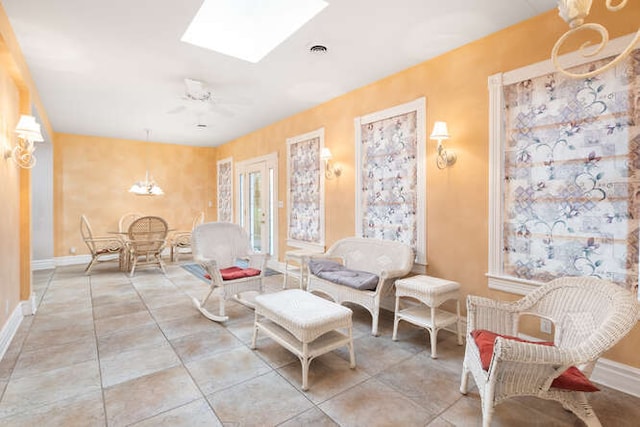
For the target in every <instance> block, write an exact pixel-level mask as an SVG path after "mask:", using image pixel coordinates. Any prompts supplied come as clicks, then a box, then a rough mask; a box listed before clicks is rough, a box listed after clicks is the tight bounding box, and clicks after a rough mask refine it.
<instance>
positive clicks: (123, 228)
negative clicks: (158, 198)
mask: <svg viewBox="0 0 640 427" xmlns="http://www.w3.org/2000/svg"><path fill="white" fill-rule="evenodd" d="M143 216H144V215H142V214H141V213H138V212H127V213H126V214H124V215H122V216H121V217H120V220H119V221H118V231H119V232H120V233H126V232H127V231H128V230H129V226H130V225H131V223H132V222H133V221H135V220H136V219H138V218H141V217H143Z"/></svg>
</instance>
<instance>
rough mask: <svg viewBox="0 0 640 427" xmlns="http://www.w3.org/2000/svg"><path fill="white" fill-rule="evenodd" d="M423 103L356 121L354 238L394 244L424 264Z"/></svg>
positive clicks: (421, 100) (410, 104)
mask: <svg viewBox="0 0 640 427" xmlns="http://www.w3.org/2000/svg"><path fill="white" fill-rule="evenodd" d="M425 103H426V101H425V98H420V99H417V100H415V101H412V102H408V103H406V104H402V105H398V106H396V107H392V108H389V109H386V110H383V111H379V112H376V113H373V114H369V115H366V116H362V117H358V118H356V119H355V131H356V171H357V173H356V218H355V223H356V236H361V237H370V238H377V239H385V240H395V241H399V242H402V243H406V244H408V245H410V246H411V247H412V248H413V249H414V250H415V251H416V262H417V263H418V264H426V263H427V256H426V231H425V216H426V203H425V199H426V189H425V161H424V153H425V138H426V134H425V126H426V118H425Z"/></svg>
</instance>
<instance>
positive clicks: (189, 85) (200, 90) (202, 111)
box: [167, 78, 246, 127]
mask: <svg viewBox="0 0 640 427" xmlns="http://www.w3.org/2000/svg"><path fill="white" fill-rule="evenodd" d="M184 85H185V92H184V94H183V95H182V97H181V98H180V99H181V101H182V102H181V104H180V105H178V106H177V107H175V108H173V109H171V110H169V111H167V113H168V114H178V113H183V112H188V113H193V114H195V115H196V117H197V126H198V127H206V124H204V123H203V120H202V117H203V116H205V115H207V114H209V113H215V114H219V115H221V116H224V117H233V116H234V115H235V113H234V112H233V111H231V110H229V109H228V108H225V107H223V106H222V104H227V105H231V104H238V105H240V104H243V103H246V102H244V101H242V100H225V99H224V98H221V97H218V96H216V95H214V94H213V92H212V91H211V89H209V88H208V87H207V85H206V83H205V82H202V81H200V80H194V79H189V78H187V79H184Z"/></svg>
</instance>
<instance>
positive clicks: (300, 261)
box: [282, 249, 319, 289]
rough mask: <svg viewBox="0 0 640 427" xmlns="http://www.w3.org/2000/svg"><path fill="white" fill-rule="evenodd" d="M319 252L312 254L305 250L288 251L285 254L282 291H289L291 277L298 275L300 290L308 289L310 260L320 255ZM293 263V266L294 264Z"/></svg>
mask: <svg viewBox="0 0 640 427" xmlns="http://www.w3.org/2000/svg"><path fill="white" fill-rule="evenodd" d="M318 253H319V252H311V251H307V250H304V249H298V250H293V251H287V252H285V253H284V274H283V276H284V277H283V279H282V289H287V285H288V284H289V275H291V274H295V273H297V275H298V281H299V287H300V289H306V283H307V280H308V271H307V268H308V265H307V264H308V263H309V258H311V257H312V256H313V255H318ZM292 263H293V264H292Z"/></svg>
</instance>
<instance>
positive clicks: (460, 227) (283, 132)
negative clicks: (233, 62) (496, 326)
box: [217, 2, 640, 367]
mask: <svg viewBox="0 0 640 427" xmlns="http://www.w3.org/2000/svg"><path fill="white" fill-rule="evenodd" d="M600 3H602V5H601V4H600ZM603 4H604V2H598V4H594V8H593V11H592V15H591V16H590V20H593V21H595V22H601V23H602V24H603V25H605V26H606V27H607V28H609V29H610V31H611V36H612V38H614V37H617V36H621V35H624V34H628V33H630V32H632V31H635V30H636V29H637V25H638V22H640V19H638V17H639V16H640V2H635V3H633V4H629V5H628V6H627V7H626V9H625V10H624V11H622V12H619V13H617V14H615V13H609V12H606V11H603V9H604V7H603ZM566 29H567V26H566V24H565V23H564V22H563V21H562V20H561V19H560V18H559V17H558V16H557V12H556V11H555V10H554V11H550V12H548V13H545V14H543V15H540V16H538V17H535V18H533V19H530V20H528V21H525V22H523V23H521V24H518V25H515V26H513V27H510V28H507V29H505V30H503V31H501V32H498V33H495V34H493V35H491V36H489V37H486V38H484V39H481V40H479V41H476V42H474V43H471V44H469V45H466V46H463V47H461V48H459V49H456V50H454V51H451V52H448V53H446V54H444V55H442V56H440V57H437V58H434V59H432V60H429V61H426V62H424V63H421V64H419V65H417V66H415V67H412V68H409V69H407V70H404V71H402V72H400V73H397V74H394V75H392V76H389V77H387V78H385V79H382V80H380V81H377V82H374V83H372V84H370V85H368V86H365V87H362V88H360V89H358V90H355V91H353V92H350V93H347V94H345V95H343V96H340V97H338V98H336V99H333V100H331V101H329V102H326V103H324V104H322V105H319V106H317V107H314V108H312V109H310V110H307V111H304V112H302V113H300V114H297V115H294V116H292V117H289V118H287V119H285V120H282V121H279V122H277V123H274V124H272V125H270V126H267V127H266V128H264V129H261V130H259V131H256V132H253V133H251V134H249V135H246V136H243V137H241V138H238V139H236V140H234V141H231V142H229V143H228V144H225V145H223V146H221V147H219V148H218V150H217V152H218V157H219V158H225V157H228V156H232V157H233V159H234V162H237V161H241V160H246V159H248V158H251V157H256V156H260V155H264V154H267V153H269V152H273V151H277V152H278V155H279V162H280V165H279V167H280V170H281V171H283V173H281V174H280V176H279V189H278V190H279V194H280V195H281V196H280V199H281V200H283V201H284V202H285V203H286V180H285V173H284V171H285V168H286V144H285V141H286V138H290V137H292V136H296V135H298V134H302V133H305V132H309V131H311V130H314V129H317V128H319V127H324V128H325V145H326V146H327V147H329V148H330V149H331V151H332V153H333V155H334V158H335V161H336V162H337V163H339V164H341V165H342V166H343V173H342V176H341V177H340V178H338V179H336V180H332V181H327V182H326V188H325V191H326V196H325V197H326V199H325V205H326V230H327V236H326V241H327V244H328V245H329V244H331V243H333V242H334V241H336V240H337V239H339V238H342V237H345V236H349V235H353V234H354V229H355V225H354V215H355V213H354V209H355V206H354V196H353V195H354V185H355V171H354V165H355V144H354V124H353V119H354V118H355V117H358V116H362V115H365V114H368V113H372V112H375V111H378V110H382V109H385V108H388V107H391V106H394V105H397V104H401V103H404V102H408V101H411V100H414V99H416V98H418V97H421V96H425V97H426V99H427V127H426V128H427V130H428V131H430V130H431V128H432V127H433V122H434V121H436V120H446V121H447V122H448V125H449V132H450V133H451V135H452V137H451V139H450V140H448V141H446V147H447V148H449V149H452V150H455V151H456V153H457V155H458V161H457V163H456V164H455V165H454V166H453V167H451V168H448V169H445V170H439V169H437V168H436V167H435V143H434V142H433V141H428V143H427V190H426V191H427V193H426V195H425V197H426V200H427V214H426V219H427V221H426V223H427V259H428V264H429V265H428V274H430V275H434V276H440V277H446V278H449V279H452V280H455V281H458V282H460V283H461V285H462V289H463V293H464V294H476V295H485V296H492V297H497V298H511V299H513V298H516V297H514V296H510V295H506V294H502V293H499V292H491V291H490V290H489V289H488V286H487V279H486V277H485V273H486V271H487V263H488V231H487V223H488V173H489V167H488V156H489V141H488V135H489V129H488V122H489V94H488V89H487V78H488V77H489V76H490V75H492V74H495V73H498V72H505V71H509V70H512V69H516V68H519V67H522V66H525V65H529V64H532V63H535V62H539V61H542V60H545V59H548V57H549V54H550V51H551V47H552V46H553V43H554V42H555V40H556V39H557V38H558V37H559V35H560V34H561V33H562V32H564V31H565V30H566ZM286 224H287V222H286V209H280V212H279V241H280V242H281V243H280V248H279V253H280V258H282V254H283V253H284V251H285V250H286V245H285V238H286ZM638 344H640V327H636V328H635V330H634V331H633V332H632V333H631V335H630V336H629V337H627V338H626V339H625V340H624V341H623V342H622V343H621V344H619V345H618V346H617V347H616V348H615V349H614V350H612V351H611V352H609V353H608V355H607V357H609V358H611V359H613V360H615V361H618V362H621V363H625V364H629V365H632V366H636V367H640V358H639V357H638V356H637V350H636V349H637V346H638Z"/></svg>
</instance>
